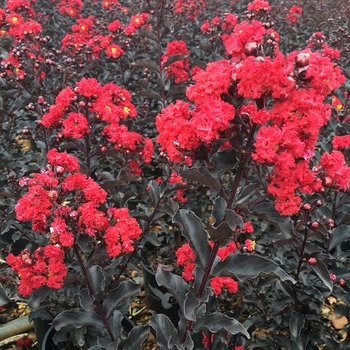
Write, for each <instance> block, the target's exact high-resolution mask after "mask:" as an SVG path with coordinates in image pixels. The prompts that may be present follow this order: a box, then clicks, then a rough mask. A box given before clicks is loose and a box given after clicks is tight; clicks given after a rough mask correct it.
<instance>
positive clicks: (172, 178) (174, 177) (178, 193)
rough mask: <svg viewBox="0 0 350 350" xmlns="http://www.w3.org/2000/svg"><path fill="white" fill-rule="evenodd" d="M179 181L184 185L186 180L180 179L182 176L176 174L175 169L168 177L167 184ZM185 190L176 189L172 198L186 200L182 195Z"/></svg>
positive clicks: (180, 200)
mask: <svg viewBox="0 0 350 350" xmlns="http://www.w3.org/2000/svg"><path fill="white" fill-rule="evenodd" d="M176 183H180V184H182V185H186V184H187V182H184V181H183V180H182V177H181V176H180V175H178V174H177V173H176V172H175V171H173V172H172V173H171V176H170V178H169V184H176ZM184 192H185V190H176V192H175V196H174V198H173V199H174V200H178V201H179V202H182V203H185V202H187V198H185V197H184V196H183V195H184Z"/></svg>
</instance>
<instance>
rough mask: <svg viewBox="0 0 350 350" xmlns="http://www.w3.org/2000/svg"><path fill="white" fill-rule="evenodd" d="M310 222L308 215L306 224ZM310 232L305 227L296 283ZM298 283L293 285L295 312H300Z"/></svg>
mask: <svg viewBox="0 0 350 350" xmlns="http://www.w3.org/2000/svg"><path fill="white" fill-rule="evenodd" d="M308 220H309V214H307V216H306V218H305V224H306V223H307V222H308ZM308 232H309V229H308V227H307V226H306V227H305V230H304V240H303V244H302V246H301V249H300V252H299V263H298V268H297V272H296V274H295V280H296V282H297V283H298V281H299V274H300V271H301V265H302V264H303V255H304V250H305V246H306V241H307V238H308ZM297 283H295V284H294V285H293V289H294V308H295V311H298V299H297V290H296V285H297Z"/></svg>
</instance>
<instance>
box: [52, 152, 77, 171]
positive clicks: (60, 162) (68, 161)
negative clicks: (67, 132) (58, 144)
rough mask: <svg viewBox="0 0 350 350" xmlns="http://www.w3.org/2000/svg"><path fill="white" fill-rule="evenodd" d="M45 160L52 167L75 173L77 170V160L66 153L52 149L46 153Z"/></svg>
mask: <svg viewBox="0 0 350 350" xmlns="http://www.w3.org/2000/svg"><path fill="white" fill-rule="evenodd" d="M46 157H47V160H48V162H49V163H50V164H51V165H53V166H60V167H62V168H63V169H64V170H65V171H77V170H78V169H79V163H78V158H76V157H73V156H71V155H69V154H68V153H67V152H58V151H57V149H56V148H52V149H50V150H49V151H48V152H47V155H46Z"/></svg>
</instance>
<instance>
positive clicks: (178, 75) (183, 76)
mask: <svg viewBox="0 0 350 350" xmlns="http://www.w3.org/2000/svg"><path fill="white" fill-rule="evenodd" d="M188 54H189V52H188V50H187V47H186V43H185V42H184V41H182V40H179V41H177V40H174V41H171V42H169V43H168V44H167V50H166V52H165V54H164V55H163V56H162V65H163V64H164V63H166V61H167V60H168V59H169V57H171V56H175V55H188ZM189 69H190V67H189V59H188V58H185V59H183V60H181V61H176V62H174V63H172V64H171V65H169V66H167V67H166V68H165V70H166V76H167V78H169V77H172V78H174V81H175V84H179V83H181V82H184V81H186V80H188V78H189V74H188V71H189Z"/></svg>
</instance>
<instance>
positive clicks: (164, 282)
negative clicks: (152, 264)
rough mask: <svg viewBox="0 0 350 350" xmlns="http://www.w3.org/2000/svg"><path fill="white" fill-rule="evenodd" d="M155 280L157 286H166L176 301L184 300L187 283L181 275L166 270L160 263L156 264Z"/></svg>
mask: <svg viewBox="0 0 350 350" xmlns="http://www.w3.org/2000/svg"><path fill="white" fill-rule="evenodd" d="M156 281H157V284H158V285H159V286H163V287H166V289H168V290H169V292H170V293H171V294H172V295H173V296H174V298H175V299H176V301H177V302H178V303H181V300H184V298H185V293H186V289H187V283H186V282H185V280H184V279H183V278H182V277H180V276H177V275H174V274H173V273H171V272H169V271H166V270H165V269H164V268H163V267H162V266H161V265H158V268H157V272H156Z"/></svg>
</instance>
